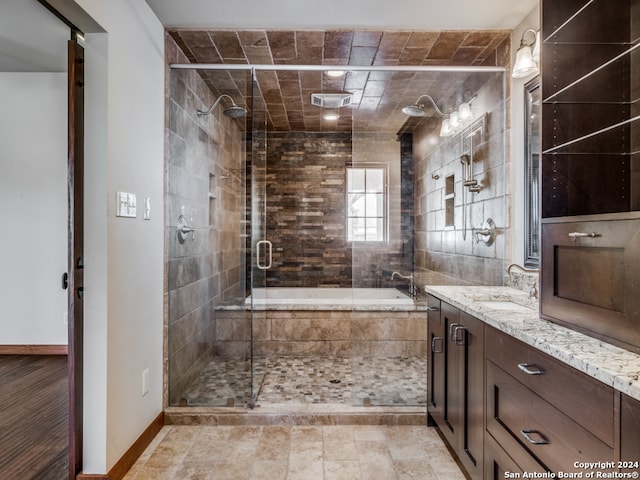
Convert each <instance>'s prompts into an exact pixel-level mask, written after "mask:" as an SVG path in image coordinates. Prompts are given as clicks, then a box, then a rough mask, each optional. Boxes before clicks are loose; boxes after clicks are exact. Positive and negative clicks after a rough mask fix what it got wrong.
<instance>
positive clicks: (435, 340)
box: [431, 337, 444, 353]
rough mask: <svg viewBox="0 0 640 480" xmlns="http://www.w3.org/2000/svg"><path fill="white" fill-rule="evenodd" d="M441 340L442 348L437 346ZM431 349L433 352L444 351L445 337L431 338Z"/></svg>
mask: <svg viewBox="0 0 640 480" xmlns="http://www.w3.org/2000/svg"><path fill="white" fill-rule="evenodd" d="M438 340H439V341H440V349H437V348H436V342H437V341H438ZM431 351H432V352H433V353H442V352H443V351H444V338H442V337H433V338H432V339H431Z"/></svg>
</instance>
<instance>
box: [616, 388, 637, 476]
mask: <svg viewBox="0 0 640 480" xmlns="http://www.w3.org/2000/svg"><path fill="white" fill-rule="evenodd" d="M620 460H621V461H622V466H623V468H622V471H623V472H630V473H631V472H638V471H640V468H639V467H638V462H640V401H638V400H635V399H633V398H631V397H629V396H627V395H622V399H621V402H620Z"/></svg>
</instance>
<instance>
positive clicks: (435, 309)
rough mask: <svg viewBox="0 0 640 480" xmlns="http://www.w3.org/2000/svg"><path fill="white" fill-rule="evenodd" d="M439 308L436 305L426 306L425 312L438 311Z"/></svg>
mask: <svg viewBox="0 0 640 480" xmlns="http://www.w3.org/2000/svg"><path fill="white" fill-rule="evenodd" d="M439 311H440V309H439V308H438V307H427V312H439Z"/></svg>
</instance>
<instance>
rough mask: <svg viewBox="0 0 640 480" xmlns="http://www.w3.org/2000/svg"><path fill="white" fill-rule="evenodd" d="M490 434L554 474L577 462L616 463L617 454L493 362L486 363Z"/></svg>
mask: <svg viewBox="0 0 640 480" xmlns="http://www.w3.org/2000/svg"><path fill="white" fill-rule="evenodd" d="M487 410H488V411H487V431H488V432H489V433H490V434H491V435H493V437H494V438H495V439H496V440H497V441H498V443H500V445H502V446H503V447H504V448H505V450H506V451H507V453H509V445H513V444H514V442H517V443H519V444H520V446H522V447H524V448H525V449H526V450H527V451H528V452H529V453H530V454H531V455H532V456H533V457H534V458H536V459H537V460H538V461H539V462H540V463H541V464H542V465H544V466H545V467H546V468H548V469H549V471H552V472H559V471H563V472H573V471H579V470H576V469H575V468H574V466H573V465H574V462H593V461H613V460H614V450H613V448H611V447H609V446H608V445H606V444H605V443H603V442H602V441H601V440H599V439H598V438H596V437H595V436H594V435H592V434H591V433H589V432H588V431H587V430H585V429H584V428H583V427H581V426H580V425H578V424H577V423H576V422H574V421H573V420H571V419H570V418H569V417H567V416H566V415H564V414H563V413H562V412H560V411H559V410H558V409H556V408H554V407H553V406H552V405H551V404H550V403H548V402H546V401H545V400H543V399H542V398H541V397H539V396H538V395H536V394H535V393H533V392H532V391H531V390H529V389H528V388H527V387H525V386H524V385H523V384H522V383H520V382H519V381H517V380H516V379H515V378H513V377H512V376H511V375H509V374H507V373H506V372H505V371H504V370H502V369H500V368H499V367H498V366H496V365H495V364H494V363H493V362H491V361H487Z"/></svg>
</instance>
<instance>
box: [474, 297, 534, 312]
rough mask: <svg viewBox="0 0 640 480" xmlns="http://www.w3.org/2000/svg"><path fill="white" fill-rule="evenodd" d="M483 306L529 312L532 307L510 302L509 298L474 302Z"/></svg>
mask: <svg viewBox="0 0 640 480" xmlns="http://www.w3.org/2000/svg"><path fill="white" fill-rule="evenodd" d="M476 303H477V304H478V305H482V306H483V307H487V308H492V309H493V310H505V311H511V312H530V311H531V310H532V309H531V308H529V307H525V306H524V305H520V304H519V303H515V302H511V301H509V300H485V301H480V302H476Z"/></svg>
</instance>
